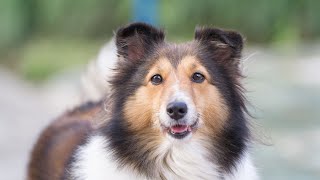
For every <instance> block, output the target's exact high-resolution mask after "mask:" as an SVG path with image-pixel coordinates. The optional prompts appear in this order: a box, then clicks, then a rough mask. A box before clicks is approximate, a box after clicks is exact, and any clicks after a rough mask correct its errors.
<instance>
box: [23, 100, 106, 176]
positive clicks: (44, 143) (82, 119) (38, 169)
mask: <svg viewBox="0 0 320 180" xmlns="http://www.w3.org/2000/svg"><path fill="white" fill-rule="evenodd" d="M100 107H101V103H100V102H98V103H87V104H85V105H82V106H80V107H77V108H75V109H74V110H73V111H70V112H67V113H66V114H64V115H63V116H61V117H60V118H58V119H57V120H55V121H54V122H53V123H52V124H50V125H49V126H48V127H47V128H46V129H45V130H44V131H43V132H42V134H41V135H40V138H39V139H38V141H37V143H36V146H35V147H34V149H33V151H32V155H31V161H30V163H29V167H28V177H27V179H29V180H31V179H32V180H37V179H46V180H55V179H63V176H64V173H65V172H64V171H65V167H66V166H67V165H68V163H69V162H70V161H71V160H72V159H71V158H72V152H73V151H74V150H75V149H76V148H77V147H78V146H79V145H80V144H82V143H84V142H85V140H86V137H87V135H88V134H89V133H90V132H91V131H92V130H93V126H92V119H93V117H94V116H95V115H96V114H97V112H98V111H100Z"/></svg>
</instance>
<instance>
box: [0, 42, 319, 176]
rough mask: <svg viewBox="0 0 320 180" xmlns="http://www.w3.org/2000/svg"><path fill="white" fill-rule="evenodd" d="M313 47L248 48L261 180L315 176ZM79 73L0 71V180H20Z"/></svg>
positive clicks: (69, 100) (75, 95)
mask: <svg viewBox="0 0 320 180" xmlns="http://www.w3.org/2000/svg"><path fill="white" fill-rule="evenodd" d="M319 48H320V46H310V47H308V46H306V47H303V48H299V51H281V52H280V51H277V50H271V49H263V48H251V49H249V50H248V52H246V55H245V57H244V59H245V63H244V71H245V74H246V75H247V76H248V78H247V79H246V80H245V86H246V87H247V89H248V93H247V96H248V98H249V100H250V101H251V103H252V104H253V107H252V108H251V111H252V112H253V115H254V116H255V117H256V120H255V121H256V122H255V124H257V125H258V126H259V128H258V130H257V131H259V132H258V134H260V135H261V136H262V134H265V135H266V136H267V137H269V138H264V139H267V140H265V141H267V142H266V143H270V142H271V144H272V145H270V146H264V145H257V146H256V148H255V151H254V160H255V162H256V164H257V167H258V169H259V172H260V174H261V176H262V177H263V178H262V179H272V180H283V179H292V180H295V179H297V180H298V179H304V180H309V179H310V180H313V179H314V180H315V179H320V153H319V152H320V121H319V118H320V112H319V110H320V109H319V107H320V71H319V68H320V52H319V51H318V49H319ZM81 71H82V69H81V68H79V69H73V70H68V71H65V72H62V73H60V74H59V75H56V76H54V77H52V78H50V79H49V80H48V81H46V82H45V83H43V84H41V85H33V84H29V83H28V82H26V81H23V80H21V79H20V78H19V77H17V76H16V75H15V74H13V73H11V72H9V71H7V70H6V69H4V68H1V67H0V89H1V93H0V107H1V108H0V132H1V133H2V135H1V136H0V147H1V149H0V171H1V179H24V175H25V168H26V164H27V160H28V156H29V152H30V149H31V147H32V144H33V143H34V141H35V140H36V137H37V135H38V134H39V133H40V131H41V130H42V129H43V128H44V127H45V125H46V124H48V123H49V122H50V120H52V119H53V118H55V117H56V116H58V115H59V113H61V112H63V111H64V110H66V109H68V108H71V107H72V106H73V104H76V103H77V102H79V98H80V97H79V87H80V82H79V81H80V74H81Z"/></svg>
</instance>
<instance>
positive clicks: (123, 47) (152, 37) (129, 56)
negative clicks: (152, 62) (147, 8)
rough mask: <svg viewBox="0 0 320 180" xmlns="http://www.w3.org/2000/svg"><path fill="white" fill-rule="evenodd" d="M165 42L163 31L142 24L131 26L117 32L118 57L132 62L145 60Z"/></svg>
mask: <svg viewBox="0 0 320 180" xmlns="http://www.w3.org/2000/svg"><path fill="white" fill-rule="evenodd" d="M163 41H164V33H163V31H161V30H160V29H157V28H155V27H153V26H151V25H148V24H145V23H140V22H137V23H132V24H129V25H128V26H125V27H122V28H120V29H118V31H117V32H116V46H117V51H118V55H119V56H122V57H124V58H125V59H126V60H129V61H131V62H136V61H139V60H141V59H143V58H144V57H145V55H146V54H148V53H149V52H150V51H152V50H153V48H154V47H155V46H156V45H158V44H160V43H162V42H163Z"/></svg>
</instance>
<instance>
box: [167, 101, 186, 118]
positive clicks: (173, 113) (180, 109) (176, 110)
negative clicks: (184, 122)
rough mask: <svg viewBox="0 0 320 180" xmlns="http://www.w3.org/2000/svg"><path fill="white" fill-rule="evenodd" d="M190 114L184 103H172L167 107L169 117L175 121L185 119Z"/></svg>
mask: <svg viewBox="0 0 320 180" xmlns="http://www.w3.org/2000/svg"><path fill="white" fill-rule="evenodd" d="M187 112H188V107H187V105H186V103H184V102H172V103H169V104H168V106H167V113H168V115H169V116H170V117H171V118H172V119H175V120H179V119H181V118H183V116H185V115H186V114H187Z"/></svg>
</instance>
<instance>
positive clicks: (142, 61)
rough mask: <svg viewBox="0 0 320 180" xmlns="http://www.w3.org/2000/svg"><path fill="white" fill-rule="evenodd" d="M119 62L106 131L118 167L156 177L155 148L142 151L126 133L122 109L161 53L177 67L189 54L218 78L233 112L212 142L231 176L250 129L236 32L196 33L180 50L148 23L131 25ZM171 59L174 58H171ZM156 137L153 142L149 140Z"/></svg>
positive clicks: (119, 38)
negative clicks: (132, 167) (151, 156)
mask: <svg viewBox="0 0 320 180" xmlns="http://www.w3.org/2000/svg"><path fill="white" fill-rule="evenodd" d="M116 45H117V50H118V56H119V61H118V64H117V67H116V70H115V74H114V76H113V78H112V79H111V87H112V94H111V99H112V100H111V101H112V104H111V106H112V108H111V109H113V110H112V113H111V114H112V115H111V116H112V117H111V120H110V121H109V123H108V124H106V125H105V126H103V127H102V132H103V133H104V134H105V135H106V136H107V137H109V138H110V140H111V142H110V147H111V148H112V149H114V154H115V156H116V157H117V161H118V162H119V164H120V166H123V165H126V164H131V165H132V166H134V168H136V169H137V170H138V171H139V172H141V173H144V174H145V175H146V176H148V177H152V176H153V175H154V174H153V173H154V169H155V167H154V161H152V160H150V159H149V155H150V153H151V152H152V151H153V149H150V150H148V151H145V152H143V151H141V149H142V147H143V146H144V145H143V144H141V143H140V142H141V139H140V137H139V136H137V134H135V133H133V132H131V131H130V130H128V128H127V127H128V125H127V124H126V121H125V120H124V113H123V110H124V104H125V102H126V100H127V99H128V98H129V97H130V96H132V95H133V94H134V93H135V91H136V90H137V89H138V88H139V86H142V85H143V84H142V80H143V79H144V78H145V76H146V74H147V70H148V68H149V67H150V65H152V63H153V59H156V58H155V56H157V54H159V53H158V51H159V50H160V49H162V50H163V51H164V52H165V53H164V54H165V56H167V57H169V58H170V59H174V60H173V61H175V62H173V63H179V61H180V59H181V57H183V56H185V55H194V56H197V57H198V58H199V59H200V60H201V63H202V64H203V66H205V67H206V68H207V70H208V71H209V73H210V74H212V76H213V77H215V78H214V79H215V82H213V83H212V84H214V85H215V86H216V87H217V88H218V90H219V91H220V93H221V94H222V96H223V98H224V99H225V100H226V104H227V106H228V107H229V108H230V109H229V111H230V112H229V119H228V122H227V123H226V127H225V128H224V130H223V132H221V134H220V135H219V137H212V138H211V139H212V143H211V144H212V145H213V146H216V148H215V149H216V152H212V159H213V160H214V161H218V164H219V166H220V168H221V171H228V172H230V171H231V169H232V168H233V167H235V163H236V162H238V161H237V160H238V159H239V158H240V157H241V155H242V153H243V152H244V150H245V149H246V143H247V140H248V138H249V130H248V127H247V124H246V119H245V112H246V106H245V98H244V96H243V93H242V92H243V89H242V87H241V84H240V81H239V79H240V78H239V77H241V73H240V70H239V67H238V64H239V59H240V57H241V51H242V48H243V38H242V36H241V35H240V34H238V33H236V32H233V31H225V30H221V29H215V28H197V30H196V32H195V40H194V41H192V42H189V43H185V44H182V45H171V44H169V43H166V42H164V33H163V32H162V31H161V30H159V29H157V28H155V27H152V26H150V25H147V24H144V23H133V24H130V25H128V26H125V27H122V28H120V29H119V30H118V31H117V32H116ZM171 57H172V58H171ZM150 138H152V137H150Z"/></svg>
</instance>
